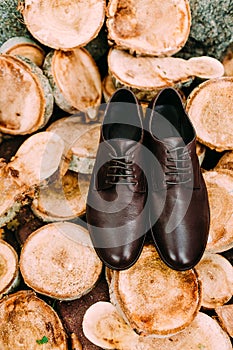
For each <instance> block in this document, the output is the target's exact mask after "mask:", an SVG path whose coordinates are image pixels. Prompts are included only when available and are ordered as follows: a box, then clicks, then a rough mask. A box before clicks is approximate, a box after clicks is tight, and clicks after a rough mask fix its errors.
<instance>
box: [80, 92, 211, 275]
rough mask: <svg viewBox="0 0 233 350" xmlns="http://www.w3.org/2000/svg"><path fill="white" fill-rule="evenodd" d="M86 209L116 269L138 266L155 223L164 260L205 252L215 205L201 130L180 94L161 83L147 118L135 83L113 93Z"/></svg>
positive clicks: (185, 265) (179, 266) (186, 260)
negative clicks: (199, 149)
mask: <svg viewBox="0 0 233 350" xmlns="http://www.w3.org/2000/svg"><path fill="white" fill-rule="evenodd" d="M86 217H87V224H88V229H89V232H90V236H91V239H92V242H93V245H94V247H95V250H96V252H97V254H98V256H99V257H100V258H101V260H102V261H103V262H104V264H105V265H106V266H108V267H110V268H111V269H117V270H123V269H127V268H129V267H130V266H132V265H133V264H134V263H135V262H136V261H137V259H138V257H139V256H140V253H141V250H142V248H143V245H144V242H145V237H146V233H147V232H148V230H151V232H152V236H153V239H154V242H155V245H156V248H157V250H158V252H159V254H160V256H161V258H162V260H163V261H164V262H165V263H166V264H167V265H168V266H170V267H171V268H173V269H176V270H186V269H190V268H192V267H194V266H195V265H196V264H197V263H198V261H199V260H200V259H201V257H202V255H203V253H204V250H205V247H206V243H207V238H208V231H209V205H208V196H207V191H206V186H205V183H204V180H203V177H202V174H201V170H200V166H199V162H198V157H197V155H196V135H195V131H194V128H193V126H192V124H191V122H190V120H189V118H188V116H187V114H186V113H185V110H184V107H183V104H182V101H181V99H180V96H179V94H178V93H177V92H176V90H175V89H173V88H166V89H163V90H161V91H160V93H159V94H158V95H157V97H156V98H155V99H154V100H153V101H152V102H151V103H150V105H149V107H148V108H147V111H146V118H145V120H144V119H143V116H142V110H141V106H140V105H139V103H138V101H137V99H136V97H135V95H134V93H133V92H132V91H130V90H129V89H127V88H122V89H119V90H117V91H116V92H115V93H114V94H113V95H112V97H111V99H110V100H109V102H108V104H107V106H106V110H105V115H104V120H103V124H102V128H101V136H100V143H99V148H98V151H97V155H96V162H95V166H94V169H93V173H92V178H91V183H90V187H89V193H88V199H87V206H86Z"/></svg>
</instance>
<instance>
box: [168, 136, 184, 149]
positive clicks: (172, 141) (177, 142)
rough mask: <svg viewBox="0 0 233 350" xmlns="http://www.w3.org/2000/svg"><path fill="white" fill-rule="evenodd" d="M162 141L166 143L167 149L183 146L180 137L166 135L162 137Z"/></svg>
mask: <svg viewBox="0 0 233 350" xmlns="http://www.w3.org/2000/svg"><path fill="white" fill-rule="evenodd" d="M163 142H164V143H165V144H166V146H167V148H169V149H172V148H176V147H184V146H185V143H184V140H183V139H182V137H166V138H164V139H163Z"/></svg>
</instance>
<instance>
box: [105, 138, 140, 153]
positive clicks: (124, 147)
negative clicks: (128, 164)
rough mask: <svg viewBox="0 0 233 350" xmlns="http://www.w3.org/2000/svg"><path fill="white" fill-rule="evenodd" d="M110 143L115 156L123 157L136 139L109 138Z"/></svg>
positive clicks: (134, 143)
mask: <svg viewBox="0 0 233 350" xmlns="http://www.w3.org/2000/svg"><path fill="white" fill-rule="evenodd" d="M110 144H111V146H112V147H113V148H114V149H115V151H116V154H117V156H118V157H123V156H125V154H126V153H127V152H128V150H129V149H130V148H131V147H133V146H135V145H136V144H137V141H134V140H127V139H120V138H119V139H115V140H111V142H110Z"/></svg>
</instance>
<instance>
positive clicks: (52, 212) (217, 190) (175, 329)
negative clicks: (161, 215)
mask: <svg viewBox="0 0 233 350" xmlns="http://www.w3.org/2000/svg"><path fill="white" fill-rule="evenodd" d="M197 3H198V1H196V2H195V1H190V2H189V1H187V0H176V1H172V0H167V1H163V2H162V3H161V1H150V0H146V1H145V0H143V1H142V0H137V1H136V2H135V1H127V2H125V1H121V0H109V2H108V4H106V3H105V1H104V0H96V1H93V0H85V1H74V0H69V1H39V0H24V1H23V2H19V3H16V1H15V0H14V1H9V0H4V1H2V2H1V4H0V11H1V14H2V23H1V24H0V28H1V32H0V39H1V40H0V42H1V47H0V52H1V55H0V84H1V96H0V133H1V144H0V158H1V162H0V174H1V183H0V194H1V196H0V297H1V298H0V349H1V350H8V349H15V350H18V349H25V350H34V349H36V350H37V349H42V345H43V349H45V350H46V349H49V350H53V349H60V350H61V349H69V350H71V349H72V350H77V349H86V350H95V349H119V350H131V349H132V350H134V349H143V350H146V349H148V350H152V349H161V350H166V349H169V350H170V349H177V350H178V349H184V350H189V349H191V348H192V349H207V348H208V349H213V350H214V349H216V350H219V349H220V348H221V349H222V350H225V349H226V350H228V349H229V350H230V349H232V337H233V323H232V313H233V303H232V297H233V266H232V257H233V253H232V251H233V211H232V208H233V165H232V164H233V138H232V135H233V129H232V125H233V100H232V91H233V70H232V62H233V60H232V49H231V46H230V45H229V43H230V41H232V39H229V37H226V42H225V46H224V45H223V43H222V42H221V43H219V42H218V41H214V40H213V47H210V49H209V50H210V53H211V54H210V56H208V54H207V53H208V50H207V48H206V46H205V45H206V43H203V46H202V45H201V43H200V42H197V38H198V35H196V37H195V35H194V34H195V33H196V32H195V30H196V27H195V26H197V23H198V20H197V16H198V15H199V16H201V14H200V13H198V9H199V8H202V7H201V5H199V6H198V4H197ZM200 3H201V1H200ZM209 6H210V7H211V9H213V8H212V6H213V4H211V3H210V5H209ZM195 9H196V12H195ZM219 11H220V10H219V7H218V5H217V4H216V13H217V17H218V16H219ZM222 11H225V12H224V13H228V12H229V16H230V14H232V9H231V8H230V5H229V9H228V7H227V5H225V6H224V8H223V9H222ZM207 13H208V9H206V13H205V14H203V18H205V19H206V21H207V20H208V18H209V17H208V16H207ZM210 16H214V15H213V11H212V12H211V13H210ZM192 19H193V20H192ZM226 25H228V21H226ZM219 30H220V29H219ZM225 32H226V30H225V28H222V36H223V37H224V33H225ZM199 34H200V33H199ZM202 34H203V33H202ZM214 35H215V34H214ZM214 35H213V36H214ZM194 37H195V40H196V47H197V50H196V51H195V45H194V42H195V40H194ZM199 37H200V38H202V39H203V35H199ZM214 42H215V43H218V45H219V46H218V48H221V50H222V52H221V54H220V52H219V51H218V54H215V53H216V47H214ZM209 45H210V43H209ZM216 45H217V44H216ZM200 47H202V48H203V50H201V49H200ZM227 48H228V50H227ZM200 53H201V54H200ZM122 86H126V87H128V88H129V89H131V90H133V91H134V92H135V94H136V96H137V98H138V99H139V101H140V103H141V104H142V106H143V108H147V105H148V102H149V101H150V100H151V99H152V98H153V97H154V96H155V95H156V94H157V93H158V92H159V91H160V90H161V89H162V88H164V87H167V86H172V87H174V88H176V89H177V90H178V91H179V92H180V94H181V96H182V99H183V102H184V104H185V106H186V110H187V112H188V114H189V116H190V119H191V120H192V122H193V124H194V127H195V129H196V132H197V140H198V144H197V153H198V157H199V161H200V164H201V166H202V169H203V174H204V178H205V181H206V185H207V190H208V195H209V202H210V213H211V225H210V233H209V241H208V243H207V248H206V252H205V253H204V255H203V258H202V259H201V261H200V262H199V264H198V265H197V266H196V267H195V268H194V269H191V270H188V271H185V272H180V271H175V270H172V269H170V268H168V267H167V266H165V264H164V263H163V262H162V261H161V259H160V258H159V256H158V255H157V253H156V250H155V249H154V247H153V246H152V245H151V242H150V240H149V239H148V241H147V244H146V245H145V247H144V249H143V252H142V254H141V256H140V258H139V260H138V261H137V262H136V263H135V265H134V266H133V267H131V268H130V269H128V270H126V271H113V270H110V269H107V268H105V267H104V266H103V264H102V262H101V261H100V260H99V258H98V257H97V255H96V253H95V251H94V249H93V247H92V243H91V241H90V238H89V233H88V230H87V228H86V220H85V206H86V198H87V193H88V187H89V181H90V175H91V173H92V169H93V165H94V162H95V155H96V150H97V146H98V140H99V132H100V126H101V121H102V117H103V113H104V107H105V102H107V101H108V100H109V98H110V96H111V95H112V93H113V92H114V91H115V90H116V89H117V88H119V87H122ZM194 234H195V233H194Z"/></svg>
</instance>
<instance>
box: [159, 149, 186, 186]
mask: <svg viewBox="0 0 233 350" xmlns="http://www.w3.org/2000/svg"><path fill="white" fill-rule="evenodd" d="M166 160H167V164H166V168H167V171H166V172H165V175H166V176H167V179H166V180H165V181H166V184H168V185H178V184H186V183H188V182H190V181H191V173H192V171H191V169H192V165H191V159H190V152H189V151H188V150H187V148H186V147H175V148H173V149H170V150H168V149H167V159H166ZM180 175H182V179H181V177H180ZM185 175H187V176H185ZM171 176H172V180H170V178H171Z"/></svg>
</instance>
